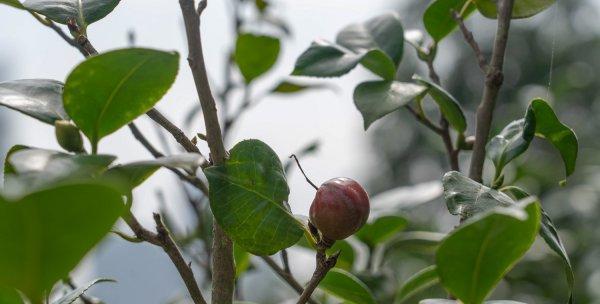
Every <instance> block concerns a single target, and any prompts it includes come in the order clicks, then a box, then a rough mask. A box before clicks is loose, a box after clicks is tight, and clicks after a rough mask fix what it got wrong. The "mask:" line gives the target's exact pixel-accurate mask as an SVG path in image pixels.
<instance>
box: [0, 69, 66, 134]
mask: <svg viewBox="0 0 600 304" xmlns="http://www.w3.org/2000/svg"><path fill="white" fill-rule="evenodd" d="M63 87H64V85H63V84H62V83H61V82H58V81H55V80H50V79H23V80H13V81H7V82H2V83H0V106H5V107H8V108H11V109H13V110H16V111H19V112H21V113H23V114H25V115H28V116H31V117H33V118H35V119H37V120H39V121H42V122H45V123H47V124H51V125H54V122H55V121H57V120H68V119H69V116H68V115H67V113H66V112H65V110H64V109H63V104H62V92H63Z"/></svg>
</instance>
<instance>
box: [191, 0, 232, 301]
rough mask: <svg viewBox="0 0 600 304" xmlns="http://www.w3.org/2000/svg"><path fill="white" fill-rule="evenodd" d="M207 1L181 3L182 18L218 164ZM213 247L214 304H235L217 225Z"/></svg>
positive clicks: (221, 154) (226, 247) (228, 245)
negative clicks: (204, 29) (204, 18)
mask: <svg viewBox="0 0 600 304" xmlns="http://www.w3.org/2000/svg"><path fill="white" fill-rule="evenodd" d="M204 1H206V0H203V1H201V3H200V5H199V7H198V10H197V11H196V8H195V7H194V0H179V6H180V8H181V13H182V15H183V21H184V24H185V32H186V37H187V42H188V52H189V55H188V63H189V65H190V69H191V71H192V76H193V77H194V83H195V85H196V91H197V93H198V97H199V99H200V104H201V106H202V114H203V116H204V124H205V127H206V141H207V143H208V147H209V149H210V158H211V160H212V162H213V163H214V164H215V165H221V164H223V163H224V162H225V159H226V157H227V152H226V150H225V146H224V145H223V136H222V134H221V126H220V124H219V117H218V115H217V107H216V104H215V99H214V97H213V95H212V92H211V89H210V84H209V82H208V75H207V73H206V66H205V63H204V54H203V51H202V39H201V36H200V14H199V13H201V12H202V11H203V10H204V8H205V7H206V2H204ZM213 236H214V238H213V244H212V247H213V249H212V251H213V254H212V257H211V258H212V269H213V286H212V302H213V303H218V304H229V303H232V302H233V291H234V284H235V263H234V260H233V243H232V242H231V240H230V239H229V237H227V235H226V234H225V232H224V231H223V230H222V229H221V227H219V225H218V224H217V222H216V221H215V222H214V225H213Z"/></svg>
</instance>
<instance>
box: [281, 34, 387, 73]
mask: <svg viewBox="0 0 600 304" xmlns="http://www.w3.org/2000/svg"><path fill="white" fill-rule="evenodd" d="M359 63H361V64H363V65H364V66H365V67H366V68H368V69H369V70H371V71H372V72H373V73H375V74H377V75H379V76H381V77H382V78H383V79H386V80H392V79H393V78H394V76H395V74H396V68H395V66H394V62H393V61H392V59H390V57H389V56H388V55H386V54H385V53H383V51H381V50H370V51H365V52H360V53H354V52H352V51H350V50H347V49H345V48H343V47H341V46H339V45H336V44H333V43H331V42H327V41H321V40H319V41H315V42H313V43H312V44H311V46H310V47H309V48H308V49H307V50H306V51H304V53H302V55H300V57H299V58H298V60H297V61H296V65H295V67H294V71H293V72H292V75H297V76H313V77H338V76H342V75H344V74H346V73H348V72H350V71H351V70H352V69H354V68H355V67H356V65H358V64H359Z"/></svg>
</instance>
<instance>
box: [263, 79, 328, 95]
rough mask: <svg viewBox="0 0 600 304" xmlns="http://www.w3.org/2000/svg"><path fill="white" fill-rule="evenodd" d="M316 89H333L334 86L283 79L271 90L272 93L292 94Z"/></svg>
mask: <svg viewBox="0 0 600 304" xmlns="http://www.w3.org/2000/svg"><path fill="white" fill-rule="evenodd" d="M316 89H331V90H334V89H335V87H332V86H329V85H326V84H322V83H314V84H304V83H299V82H295V81H290V80H283V81H281V82H279V83H278V84H277V85H276V86H275V87H274V88H273V89H272V90H271V92H272V93H278V94H294V93H300V92H305V91H307V90H316Z"/></svg>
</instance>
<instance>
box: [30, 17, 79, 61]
mask: <svg viewBox="0 0 600 304" xmlns="http://www.w3.org/2000/svg"><path fill="white" fill-rule="evenodd" d="M29 13H30V14H31V15H32V16H33V17H34V18H35V19H36V20H37V21H39V22H40V23H41V24H42V25H44V26H46V27H48V28H49V29H51V30H53V31H54V32H56V33H57V34H58V36H60V38H62V40H64V41H65V42H67V43H68V44H69V45H71V46H72V47H74V48H76V49H77V50H78V51H79V52H80V53H81V54H82V55H83V56H87V54H86V53H85V51H84V50H83V49H82V48H81V47H80V46H79V44H77V42H76V41H75V40H74V39H73V38H71V37H69V35H67V33H65V32H64V31H63V30H62V29H61V28H60V27H59V26H58V25H56V23H54V22H52V20H50V19H48V18H45V17H42V16H40V15H38V14H37V13H34V12H32V11H29Z"/></svg>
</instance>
